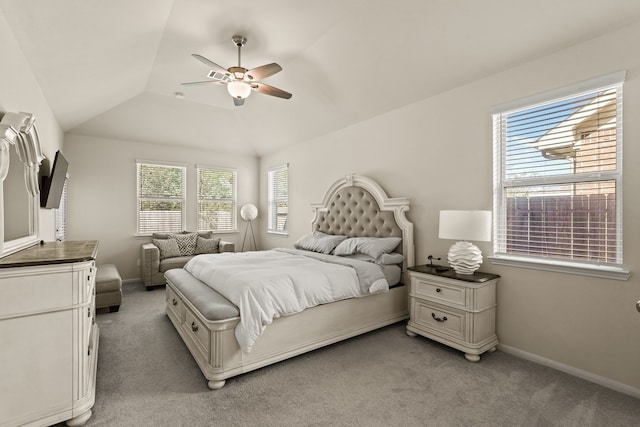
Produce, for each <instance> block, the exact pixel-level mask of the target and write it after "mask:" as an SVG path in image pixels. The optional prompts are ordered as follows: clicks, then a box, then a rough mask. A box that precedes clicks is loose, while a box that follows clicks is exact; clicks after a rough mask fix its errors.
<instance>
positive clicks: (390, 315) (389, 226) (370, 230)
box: [165, 175, 414, 390]
mask: <svg viewBox="0 0 640 427" xmlns="http://www.w3.org/2000/svg"><path fill="white" fill-rule="evenodd" d="M312 209H313V213H314V215H313V219H312V227H311V228H312V230H311V232H312V233H310V235H312V234H313V235H316V234H317V235H323V236H324V235H328V236H345V238H348V242H357V241H362V240H366V239H359V238H370V237H375V238H378V239H379V240H391V239H387V238H399V239H398V240H399V242H400V243H399V244H398V245H397V246H396V247H395V248H394V249H393V251H392V252H391V253H390V255H392V256H393V258H395V259H396V261H395V262H399V261H398V260H402V261H401V262H400V263H399V264H398V267H399V268H398V270H399V273H398V278H397V279H391V278H389V280H390V281H391V282H392V283H391V286H388V289H384V287H380V286H379V285H380V283H381V282H380V281H378V279H375V280H373V282H372V283H374V284H372V285H371V286H370V287H369V288H368V289H369V290H371V292H370V294H366V292H364V293H365V294H366V295H360V296H357V297H348V298H347V297H340V298H339V300H338V301H336V302H331V303H323V302H322V301H320V303H318V302H316V303H314V304H311V306H310V307H309V308H305V309H304V310H302V311H299V312H296V313H295V314H285V315H279V314H276V315H275V316H274V317H273V319H272V320H270V321H269V322H266V324H267V326H263V327H262V329H261V331H260V333H259V335H258V337H257V339H256V340H255V341H252V342H251V345H250V346H248V347H246V343H243V344H242V345H241V342H243V341H242V340H241V335H238V334H239V332H238V331H239V330H241V328H242V326H243V323H246V319H247V318H248V315H243V316H240V312H241V311H242V310H243V307H244V311H243V313H248V311H247V310H248V309H247V308H246V306H244V305H243V303H242V302H241V301H240V302H238V301H236V304H233V303H231V302H230V300H229V299H227V298H225V297H224V296H223V295H227V297H229V295H228V294H226V293H225V292H226V289H224V288H223V289H222V290H218V291H216V290H214V289H213V288H212V287H211V286H210V285H211V284H207V283H208V282H209V281H213V282H215V280H214V279H211V280H208V279H207V277H208V276H204V275H203V274H200V271H205V270H207V269H210V270H215V271H218V270H220V271H221V272H222V273H224V275H225V276H224V277H228V276H229V274H230V273H229V272H230V271H233V270H231V267H230V265H232V264H233V263H240V264H242V263H245V262H248V261H247V260H249V259H255V258H256V257H257V258H258V260H260V258H265V259H267V260H269V263H271V261H270V260H271V258H270V257H272V256H274V252H276V251H281V252H282V254H283V256H300V255H306V254H298V253H297V252H296V251H298V249H287V248H283V249H275V250H270V251H259V252H258V253H253V254H249V253H247V254H237V255H238V256H237V258H230V257H232V256H233V254H219V255H201V256H198V257H209V258H208V261H207V259H203V262H202V263H200V264H197V261H196V258H198V257H195V258H194V260H193V261H194V263H196V265H199V267H193V266H191V267H189V265H187V266H185V268H183V269H173V270H169V271H167V272H166V273H165V276H166V279H167V286H166V314H167V316H168V317H169V319H170V320H171V322H172V323H173V325H174V327H175V328H176V330H177V332H178V334H179V335H180V337H181V338H182V340H183V341H184V343H185V345H186V346H187V348H188V349H189V351H190V352H191V354H192V356H193V358H194V359H195V361H196V362H197V364H198V366H199V367H200V370H201V371H202V373H203V375H204V376H205V377H206V378H207V380H208V386H209V388H210V389H212V390H216V389H219V388H221V387H223V386H224V384H225V382H226V380H227V379H228V378H230V377H233V376H236V375H239V374H242V373H246V372H249V371H252V370H255V369H258V368H261V367H264V366H267V365H270V364H273V363H276V362H279V361H282V360H285V359H288V358H291V357H294V356H296V355H299V354H302V353H305V352H308V351H311V350H314V349H317V348H320V347H323V346H326V345H329V344H332V343H335V342H338V341H341V340H344V339H347V338H350V337H353V336H356V335H359V334H363V333H366V332H369V331H372V330H374V329H377V328H381V327H384V326H387V325H390V324H393V323H396V322H399V321H402V320H404V319H407V318H408V317H409V310H408V290H407V288H408V286H406V285H405V284H408V283H409V281H408V273H407V267H410V266H413V265H414V243H413V224H412V223H411V222H409V221H408V219H407V218H406V212H407V211H408V210H409V200H408V199H407V198H389V197H387V195H386V193H385V191H384V190H383V189H382V187H380V185H378V184H377V183H376V182H375V181H374V180H372V179H370V178H367V177H364V176H359V175H347V176H345V177H344V178H341V179H339V180H337V181H336V182H335V183H334V184H333V185H331V186H330V188H329V189H328V190H327V192H326V194H325V196H324V198H323V200H322V202H321V203H318V204H314V205H312ZM302 240H303V239H300V240H299V241H298V242H296V246H297V245H298V243H299V242H300V241H302ZM369 240H375V239H369ZM345 243H347V240H345ZM302 246H304V244H302ZM344 246H345V245H342V246H341V247H344ZM347 246H349V245H347ZM351 246H353V245H351ZM336 249H337V248H336ZM398 255H401V256H398ZM314 256H315V255H314ZM322 256H326V257H330V258H341V259H340V263H344V262H351V261H345V260H344V259H345V258H351V256H348V257H338V256H336V255H333V251H332V253H331V254H330V255H321V257H322ZM226 257H229V258H226ZM250 257H254V258H250ZM204 261H207V262H204ZM357 262H358V261H356V263H357ZM283 263H285V264H286V263H288V260H286V261H283ZM360 263H361V264H363V263H362V262H360ZM337 268H338V267H336V269H337ZM238 269H247V273H246V274H253V273H250V272H249V270H248V267H246V268H245V267H243V266H242V265H238ZM261 271H262V270H261V269H260V268H258V267H256V270H255V272H256V273H255V274H256V275H258V274H259V273H261ZM234 274H235V273H234ZM246 274H245V275H246ZM353 274H355V275H356V276H357V277H358V278H361V276H360V273H359V272H358V273H357V274H356V273H353ZM376 274H377V273H376ZM212 277H214V276H212ZM234 277H235V276H234ZM384 277H385V278H387V275H386V274H385V276H384ZM200 279H203V280H200ZM309 280H311V279H309ZM337 280H342V279H337ZM395 281H398V282H399V283H393V282H395ZM205 282H207V283H205ZM304 285H305V284H304V283H303V287H304ZM367 286H369V285H367ZM309 287H311V288H313V287H315V285H314V286H309ZM360 287H361V288H362V285H360ZM232 297H233V295H232V296H231V297H229V298H231V299H232V300H233V298H232ZM264 323H265V322H264V321H263V324H264Z"/></svg>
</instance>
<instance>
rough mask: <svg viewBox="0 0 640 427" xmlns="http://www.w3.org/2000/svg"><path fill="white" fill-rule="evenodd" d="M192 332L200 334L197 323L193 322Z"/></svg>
mask: <svg viewBox="0 0 640 427" xmlns="http://www.w3.org/2000/svg"><path fill="white" fill-rule="evenodd" d="M191 330H192V331H193V332H198V325H196V322H191Z"/></svg>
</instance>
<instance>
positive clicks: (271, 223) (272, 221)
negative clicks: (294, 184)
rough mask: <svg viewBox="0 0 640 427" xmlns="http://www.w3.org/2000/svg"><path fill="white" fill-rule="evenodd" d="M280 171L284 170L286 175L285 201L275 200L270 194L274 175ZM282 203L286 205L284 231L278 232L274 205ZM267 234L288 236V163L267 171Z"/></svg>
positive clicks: (282, 199)
mask: <svg viewBox="0 0 640 427" xmlns="http://www.w3.org/2000/svg"><path fill="white" fill-rule="evenodd" d="M281 170H286V173H287V197H286V199H284V198H281V199H277V200H276V199H275V197H274V195H273V194H272V189H273V185H272V180H273V177H274V174H275V173H276V172H278V171H281ZM283 201H284V202H286V203H287V217H286V220H285V226H284V229H283V230H278V229H277V224H278V214H277V207H276V203H278V202H283ZM267 233H269V234H276V235H281V236H288V235H289V163H284V164H280V165H277V166H273V167H270V168H269V169H267Z"/></svg>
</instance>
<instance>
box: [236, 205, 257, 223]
mask: <svg viewBox="0 0 640 427" xmlns="http://www.w3.org/2000/svg"><path fill="white" fill-rule="evenodd" d="M240 216H241V217H242V219H244V220H245V221H253V220H254V219H256V218H257V217H258V208H256V205H254V204H252V203H247V204H245V205H242V207H241V208H240Z"/></svg>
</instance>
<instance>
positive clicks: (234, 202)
mask: <svg viewBox="0 0 640 427" xmlns="http://www.w3.org/2000/svg"><path fill="white" fill-rule="evenodd" d="M201 170H208V171H221V172H231V173H232V174H233V197H232V199H201V198H200V171H201ZM201 201H209V202H211V201H231V203H232V214H231V222H232V224H231V225H232V226H231V228H230V229H227V230H210V229H200V218H199V212H200V202H201ZM196 228H197V229H198V231H211V232H213V233H237V232H238V171H237V170H236V169H233V168H223V167H217V166H206V165H196Z"/></svg>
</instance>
